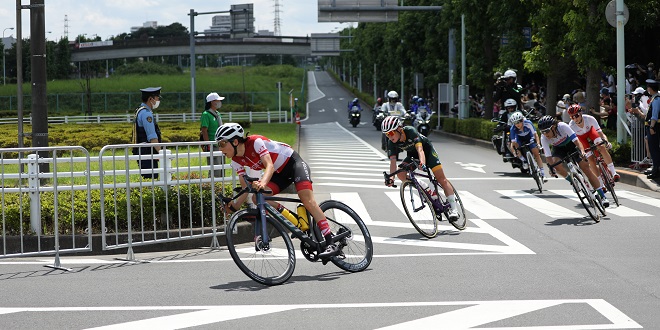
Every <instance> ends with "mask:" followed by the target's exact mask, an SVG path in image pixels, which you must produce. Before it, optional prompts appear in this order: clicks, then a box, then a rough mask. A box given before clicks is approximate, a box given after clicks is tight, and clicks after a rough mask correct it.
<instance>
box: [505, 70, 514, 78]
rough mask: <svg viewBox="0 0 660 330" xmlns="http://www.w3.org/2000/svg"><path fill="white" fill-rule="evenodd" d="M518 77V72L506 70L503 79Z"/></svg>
mask: <svg viewBox="0 0 660 330" xmlns="http://www.w3.org/2000/svg"><path fill="white" fill-rule="evenodd" d="M516 77H517V75H516V72H515V71H513V70H506V71H504V74H503V75H502V79H508V78H516Z"/></svg>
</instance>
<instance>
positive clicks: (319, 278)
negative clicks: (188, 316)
mask: <svg viewBox="0 0 660 330" xmlns="http://www.w3.org/2000/svg"><path fill="white" fill-rule="evenodd" d="M328 265H330V264H328ZM367 271H370V269H365V270H363V271H362V272H361V273H364V272H367ZM351 274H353V275H354V273H351V272H347V271H335V272H330V273H326V274H317V275H293V276H291V278H290V279H289V280H288V281H286V282H284V283H282V284H280V285H275V286H282V285H289V284H295V283H296V282H310V281H314V282H327V281H334V280H337V279H339V278H341V277H342V276H347V275H351ZM210 288H211V289H216V290H225V291H228V292H244V291H245V292H254V291H261V290H264V289H270V288H271V287H270V286H267V285H263V284H259V283H257V282H255V281H252V280H245V281H238V282H229V283H225V284H220V285H216V286H212V287H210Z"/></svg>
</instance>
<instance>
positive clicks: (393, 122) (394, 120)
mask: <svg viewBox="0 0 660 330" xmlns="http://www.w3.org/2000/svg"><path fill="white" fill-rule="evenodd" d="M401 124H402V122H401V118H399V117H397V116H388V117H385V119H383V123H382V124H381V125H380V129H381V131H383V133H387V132H390V131H393V130H395V129H397V128H399V127H401Z"/></svg>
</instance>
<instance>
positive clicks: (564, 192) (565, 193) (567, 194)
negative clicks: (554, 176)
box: [549, 189, 652, 218]
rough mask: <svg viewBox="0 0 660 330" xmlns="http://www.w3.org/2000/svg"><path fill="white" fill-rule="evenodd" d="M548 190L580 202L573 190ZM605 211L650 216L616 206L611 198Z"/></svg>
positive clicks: (622, 206)
mask: <svg viewBox="0 0 660 330" xmlns="http://www.w3.org/2000/svg"><path fill="white" fill-rule="evenodd" d="M549 191H550V192H552V193H553V194H557V195H561V196H564V197H566V198H569V199H571V200H574V201H576V202H578V203H579V202H580V199H579V198H578V197H577V195H576V194H575V192H574V191H573V190H570V189H567V190H549ZM618 195H619V194H618V193H617V196H618ZM606 211H607V213H611V214H614V215H618V216H620V217H628V218H634V217H650V216H652V215H651V214H648V213H644V212H640V211H637V210H635V209H631V208H629V207H627V206H624V205H621V206H619V207H616V204H614V201H613V200H610V207H609V208H607V209H606Z"/></svg>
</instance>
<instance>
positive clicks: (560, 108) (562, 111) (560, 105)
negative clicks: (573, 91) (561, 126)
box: [556, 94, 571, 124]
mask: <svg viewBox="0 0 660 330" xmlns="http://www.w3.org/2000/svg"><path fill="white" fill-rule="evenodd" d="M570 103H571V96H570V95H568V94H564V96H563V97H562V98H561V100H559V101H557V107H556V109H557V111H556V117H557V119H558V120H561V121H563V122H565V123H567V124H568V123H569V122H570V121H571V117H570V116H569V115H568V112H566V109H567V108H568V106H569V105H570Z"/></svg>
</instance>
